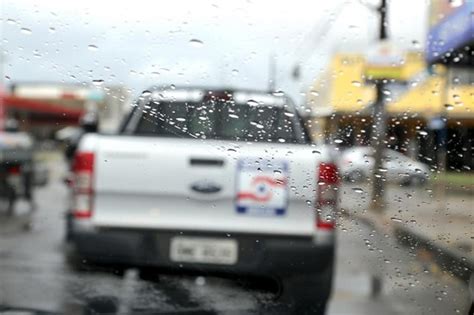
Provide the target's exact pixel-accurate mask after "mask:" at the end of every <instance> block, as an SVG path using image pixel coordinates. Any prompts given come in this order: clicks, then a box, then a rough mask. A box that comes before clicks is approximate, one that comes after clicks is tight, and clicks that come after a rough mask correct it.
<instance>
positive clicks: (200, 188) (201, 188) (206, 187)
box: [191, 180, 222, 194]
mask: <svg viewBox="0 0 474 315" xmlns="http://www.w3.org/2000/svg"><path fill="white" fill-rule="evenodd" d="M191 189H192V190H194V191H195V192H198V193H203V194H214V193H217V192H219V191H221V189H222V187H221V186H220V185H218V184H215V183H212V182H210V181H207V180H202V181H199V182H195V183H193V184H192V185H191Z"/></svg>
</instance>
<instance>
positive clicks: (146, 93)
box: [142, 90, 151, 96]
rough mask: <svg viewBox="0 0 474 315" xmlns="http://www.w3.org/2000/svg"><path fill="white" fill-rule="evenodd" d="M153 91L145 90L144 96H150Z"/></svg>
mask: <svg viewBox="0 0 474 315" xmlns="http://www.w3.org/2000/svg"><path fill="white" fill-rule="evenodd" d="M150 95H151V92H150V91H148V90H145V91H143V93H142V96H150Z"/></svg>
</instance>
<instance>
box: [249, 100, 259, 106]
mask: <svg viewBox="0 0 474 315" xmlns="http://www.w3.org/2000/svg"><path fill="white" fill-rule="evenodd" d="M247 105H248V106H258V102H257V101H255V100H248V101H247Z"/></svg>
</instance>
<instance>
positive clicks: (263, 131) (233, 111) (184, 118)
mask: <svg viewBox="0 0 474 315" xmlns="http://www.w3.org/2000/svg"><path fill="white" fill-rule="evenodd" d="M145 108H147V110H146V111H144V112H143V115H142V116H141V119H140V121H139V122H138V126H137V128H136V132H135V134H137V135H156V136H162V137H183V138H186V137H190V138H201V139H218V140H234V141H262V142H281V143H283V142H292V143H297V142H301V141H304V140H305V135H304V134H303V130H302V129H301V126H297V127H295V126H294V124H295V120H294V118H293V117H294V116H295V114H293V113H291V112H288V111H286V110H285V109H284V108H283V107H276V106H264V105H258V106H251V105H247V104H238V103H237V104H236V103H234V102H230V101H228V102H207V103H175V102H153V103H151V104H150V105H147V106H145ZM296 124H299V122H298V121H297V122H296Z"/></svg>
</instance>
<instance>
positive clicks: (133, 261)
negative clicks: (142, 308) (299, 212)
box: [72, 230, 334, 277]
mask: <svg viewBox="0 0 474 315" xmlns="http://www.w3.org/2000/svg"><path fill="white" fill-rule="evenodd" d="M183 236H185V237H191V238H193V237H196V238H199V237H212V238H216V239H234V240H236V241H237V244H238V255H237V256H238V259H237V262H236V263H235V264H232V265H219V264H207V263H186V262H176V261H172V260H171V259H170V243H171V240H172V239H173V238H174V237H183ZM72 240H73V243H74V244H75V249H76V250H77V251H78V253H79V255H81V256H82V257H84V258H85V259H87V260H89V261H91V262H100V263H107V264H117V265H119V264H121V265H127V266H134V267H158V268H162V269H169V270H181V271H183V272H184V271H196V272H200V273H231V274H247V275H256V276H279V277H282V276H283V277H284V276H291V275H296V274H314V273H318V271H323V270H326V268H327V267H329V265H330V264H332V263H333V257H334V243H328V244H325V245H316V244H315V243H314V242H313V238H311V237H297V236H272V235H255V234H235V233H232V234H227V233H207V232H191V231H189V232H188V231H186V232H181V231H163V230H158V231H135V230H93V231H81V232H79V233H74V236H73V239H72Z"/></svg>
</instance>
